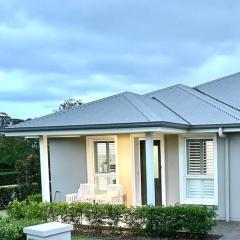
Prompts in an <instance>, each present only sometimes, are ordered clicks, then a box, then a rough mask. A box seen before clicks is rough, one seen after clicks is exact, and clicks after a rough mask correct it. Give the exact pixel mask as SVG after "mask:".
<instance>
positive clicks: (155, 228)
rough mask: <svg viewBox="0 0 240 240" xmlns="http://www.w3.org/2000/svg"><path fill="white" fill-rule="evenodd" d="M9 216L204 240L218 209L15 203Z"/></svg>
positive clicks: (112, 231)
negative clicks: (183, 233)
mask: <svg viewBox="0 0 240 240" xmlns="http://www.w3.org/2000/svg"><path fill="white" fill-rule="evenodd" d="M8 214H9V215H10V216H11V217H12V218H17V219H24V218H25V219H35V218H37V219H39V220H42V221H47V220H48V221H59V220H61V221H63V222H66V223H73V224H74V225H75V226H76V227H77V228H81V225H82V222H83V220H87V222H88V223H89V225H90V228H91V230H95V231H98V232H100V231H102V230H103V228H104V227H106V226H107V227H110V228H109V229H110V232H111V233H119V232H121V231H122V230H123V229H122V228H121V227H120V223H121V225H122V223H123V224H125V225H124V226H125V227H126V228H128V231H129V233H130V234H132V235H143V236H151V237H173V236H174V235H176V234H177V233H178V232H180V231H185V232H187V233H189V234H191V235H192V238H197V237H201V236H202V235H204V234H206V233H207V232H208V231H209V230H211V228H212V227H213V226H215V225H216V209H215V208H214V207H207V206H195V205H194V206H193V205H183V206H170V207H160V206H159V207H158V206H156V207H153V206H143V207H132V208H127V207H125V206H120V205H98V204H89V203H71V204H68V203H37V202H30V203H29V202H28V201H24V202H17V201H15V202H13V203H12V204H11V205H10V206H9V208H8Z"/></svg>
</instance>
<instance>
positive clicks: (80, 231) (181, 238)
mask: <svg viewBox="0 0 240 240" xmlns="http://www.w3.org/2000/svg"><path fill="white" fill-rule="evenodd" d="M74 235H75V236H79V237H90V238H96V239H103V240H104V239H108V240H109V239H117V240H193V239H196V238H193V237H191V236H190V234H189V233H184V232H180V233H178V234H177V235H176V236H175V237H173V238H166V237H157V238H153V237H152V238H151V237H143V236H142V237H141V236H133V235H130V234H129V231H128V229H124V230H123V231H121V233H119V234H112V232H111V228H109V227H103V229H101V231H96V229H91V228H90V227H89V226H85V225H82V226H80V227H78V228H76V229H75V231H74ZM221 237H222V236H220V235H219V236H218V235H212V234H207V235H206V236H203V237H202V238H199V239H201V240H218V239H220V238H221Z"/></svg>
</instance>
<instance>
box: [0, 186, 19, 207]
mask: <svg viewBox="0 0 240 240" xmlns="http://www.w3.org/2000/svg"><path fill="white" fill-rule="evenodd" d="M17 194H18V186H16V185H10V186H0V209H5V208H6V207H7V206H8V204H9V202H11V201H13V200H14V199H16V198H17Z"/></svg>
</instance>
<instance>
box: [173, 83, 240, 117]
mask: <svg viewBox="0 0 240 240" xmlns="http://www.w3.org/2000/svg"><path fill="white" fill-rule="evenodd" d="M178 87H179V88H180V89H182V90H183V91H185V92H187V93H189V94H191V95H193V96H194V97H196V98H198V99H201V100H202V101H204V102H205V103H207V104H208V105H210V106H212V107H214V108H216V109H218V110H220V111H221V112H223V113H225V114H227V115H228V116H231V117H232V118H235V119H236V120H240V116H235V115H234V114H233V113H230V112H228V111H227V110H226V107H228V106H226V105H224V107H225V109H223V108H222V107H221V106H219V103H220V104H221V102H219V101H218V100H215V99H213V98H210V97H208V96H206V95H204V94H202V93H201V92H199V91H197V90H196V89H194V88H190V87H187V86H184V85H182V86H178ZM186 88H188V89H186ZM189 90H191V91H192V92H190V91H189ZM195 93H197V94H198V96H197V95H196V94H195ZM200 95H201V96H202V97H203V96H204V97H205V98H209V99H210V100H211V102H212V103H210V102H208V101H207V100H206V99H204V98H202V97H200ZM213 102H215V103H218V104H217V105H215V104H214V103H213ZM229 110H231V111H232V110H233V109H229Z"/></svg>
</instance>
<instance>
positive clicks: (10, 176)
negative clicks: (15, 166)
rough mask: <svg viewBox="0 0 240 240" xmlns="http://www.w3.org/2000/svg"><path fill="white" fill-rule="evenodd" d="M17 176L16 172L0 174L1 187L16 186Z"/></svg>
mask: <svg viewBox="0 0 240 240" xmlns="http://www.w3.org/2000/svg"><path fill="white" fill-rule="evenodd" d="M16 176H17V174H16V172H0V186H4V185H13V184H16V183H17V179H16Z"/></svg>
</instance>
